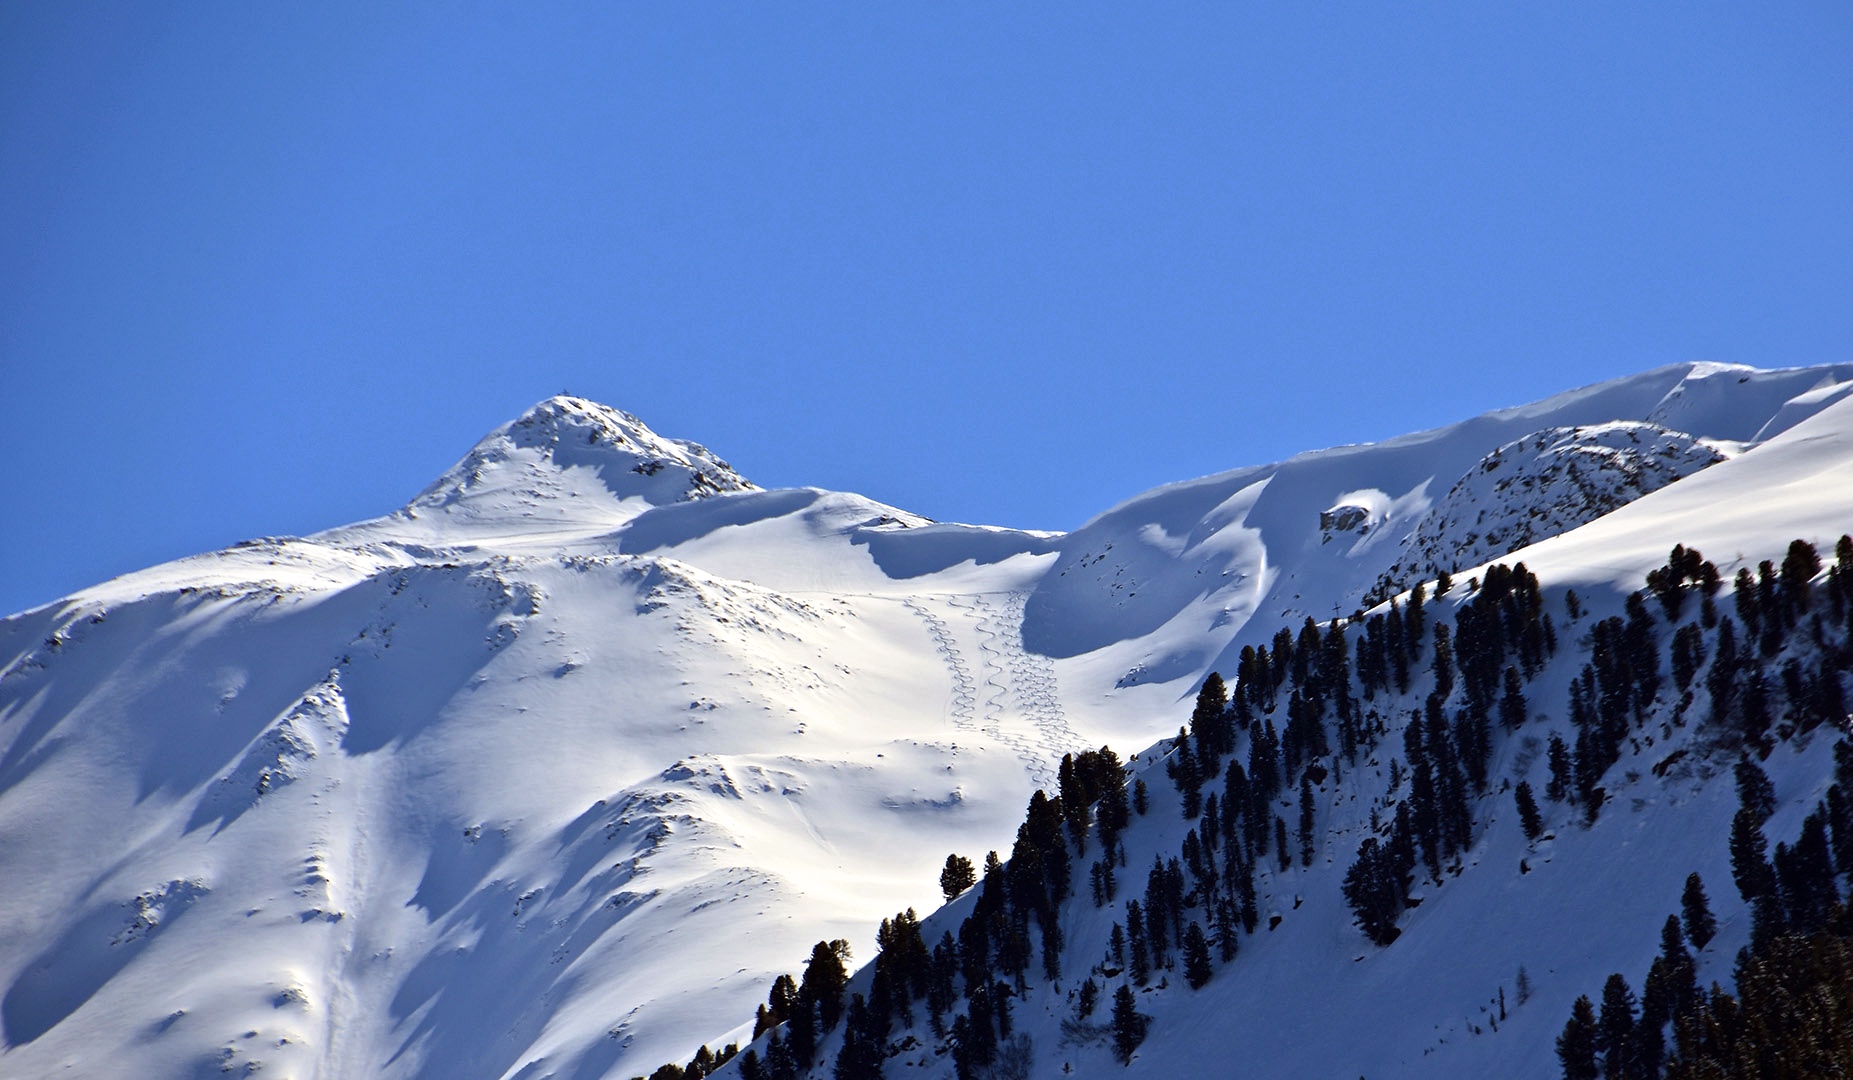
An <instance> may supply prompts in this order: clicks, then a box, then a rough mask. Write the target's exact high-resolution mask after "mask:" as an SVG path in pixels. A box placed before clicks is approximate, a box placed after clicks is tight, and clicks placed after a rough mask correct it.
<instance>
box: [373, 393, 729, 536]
mask: <svg viewBox="0 0 1853 1080" xmlns="http://www.w3.org/2000/svg"><path fill="white" fill-rule="evenodd" d="M754 490H757V487H756V485H754V484H753V483H752V482H751V481H748V480H747V479H746V478H745V477H743V476H741V475H740V474H739V473H737V472H735V471H734V469H733V466H731V465H729V464H728V463H727V462H726V461H724V460H722V459H721V458H720V457H719V456H717V455H716V454H714V453H713V452H712V451H710V450H709V449H708V448H707V447H705V446H702V445H701V444H699V443H695V442H690V441H688V440H685V439H671V438H667V437H665V436H662V435H658V434H657V433H656V432H654V431H652V430H650V428H649V426H648V425H646V424H645V423H644V422H643V421H642V420H639V419H638V418H637V417H635V416H633V415H631V414H630V413H627V412H624V411H622V410H620V409H614V408H611V407H610V406H608V405H601V404H599V403H598V402H595V401H589V400H587V399H585V398H579V397H572V396H570V395H565V394H561V395H558V396H555V397H550V398H548V399H546V400H545V401H541V402H539V403H537V404H536V405H534V406H533V407H532V408H530V409H528V410H527V411H526V412H524V413H522V414H521V415H520V416H518V417H516V418H515V419H514V420H511V421H509V422H508V423H506V424H503V425H502V426H500V427H498V428H496V429H495V430H494V431H491V432H490V433H489V434H488V435H486V436H484V437H483V438H482V440H481V441H479V442H478V443H477V444H476V445H475V446H474V447H472V448H471V450H470V452H469V453H468V454H465V455H464V457H463V460H461V461H459V462H457V464H455V465H453V466H451V468H450V469H448V470H446V471H445V473H444V474H443V475H442V476H440V477H438V479H437V480H436V481H435V482H433V483H432V484H431V486H429V487H427V488H426V489H425V490H424V491H422V492H420V493H419V494H418V495H417V497H415V498H414V499H413V500H412V501H411V503H410V505H409V506H407V507H406V510H405V513H406V514H407V515H409V516H411V517H419V516H422V515H425V514H428V513H434V512H435V513H443V514H446V515H448V516H451V517H453V518H454V517H459V516H461V517H465V518H470V519H504V520H505V519H511V518H520V519H527V520H531V521H537V522H544V521H549V520H552V521H558V520H561V519H574V520H589V521H590V522H593V523H609V521H610V520H611V519H613V518H628V517H629V516H632V515H633V514H635V513H636V512H637V511H638V510H640V509H642V508H644V507H647V506H665V505H668V504H670V503H675V502H684V501H688V500H691V499H701V498H706V497H708V496H711V495H720V494H726V493H729V492H736V491H754ZM614 504H617V505H614ZM619 505H623V506H627V507H628V509H623V510H620V509H618V506H619Z"/></svg>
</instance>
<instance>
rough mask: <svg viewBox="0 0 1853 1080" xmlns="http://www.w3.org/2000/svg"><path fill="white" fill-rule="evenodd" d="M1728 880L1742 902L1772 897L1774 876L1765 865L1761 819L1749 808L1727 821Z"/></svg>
mask: <svg viewBox="0 0 1853 1080" xmlns="http://www.w3.org/2000/svg"><path fill="white" fill-rule="evenodd" d="M1731 880H1732V881H1734V882H1736V883H1737V892H1738V894H1739V895H1740V896H1742V897H1743V898H1744V900H1745V901H1746V902H1754V901H1756V900H1759V899H1762V898H1766V897H1773V896H1774V895H1775V892H1776V874H1775V871H1774V870H1772V869H1770V865H1769V843H1768V841H1766V840H1764V839H1763V827H1762V823H1761V819H1760V818H1758V817H1757V815H1756V812H1755V811H1754V810H1752V809H1751V808H1749V807H1743V808H1740V809H1739V810H1738V811H1737V816H1736V817H1734V818H1732V819H1731Z"/></svg>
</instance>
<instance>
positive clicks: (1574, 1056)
mask: <svg viewBox="0 0 1853 1080" xmlns="http://www.w3.org/2000/svg"><path fill="white" fill-rule="evenodd" d="M1557 1060H1558V1061H1559V1062H1561V1063H1562V1064H1563V1080H1596V1077H1597V1076H1598V1075H1599V1074H1598V1073H1597V1071H1596V1009H1595V1006H1594V1005H1593V1004H1591V1002H1590V1000H1589V998H1588V997H1587V996H1584V997H1579V998H1577V999H1576V1004H1575V1005H1573V1006H1571V1008H1570V1020H1569V1022H1568V1023H1566V1024H1564V1027H1563V1034H1561V1035H1559V1036H1557Z"/></svg>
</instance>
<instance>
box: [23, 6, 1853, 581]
mask: <svg viewBox="0 0 1853 1080" xmlns="http://www.w3.org/2000/svg"><path fill="white" fill-rule="evenodd" d="M1495 9H1497V12H1496V13H1495ZM1850 198H1853V5H1848V4H1846V3H1844V2H1831V3H1830V2H1823V3H1815V4H1757V5H1748V4H1725V3H1677V4H1645V3H1643V4H1612V3H1592V4H1584V5H1571V4H1500V5H1487V4H1458V5H1425V4H1395V5H1391V4H1379V3H1368V4H1338V3H1334V4H1314V5H1302V4H1280V3H1266V4H1237V3H1233V2H1227V0H1224V2H1216V3H1205V4H1200V5H1185V4H1110V5H1109V4H1089V3H1083V4H982V5H979V4H946V3H935V4H921V5H902V4H868V3H843V4H834V5H828V6H824V5H806V4H777V5H734V4H653V5H619V4H605V3H598V4H593V3H586V4H581V5H574V6H567V5H559V4H543V3H532V4H530V3H522V4H512V3H511V4H489V3H475V4H472V3H443V4H429V5H416V4H377V3H372V2H367V3H357V4H345V5H344V4H339V3H317V4H280V3H257V4H240V3H230V2H225V3H215V4H204V5H199V4H192V5H189V4H172V5H169V4H161V5H150V4H143V5H134V4H120V3H114V2H110V3H103V4H95V5H86V4H82V3H72V2H68V0H56V2H36V0H22V2H16V3H10V4H6V5H4V6H0V453H4V455H5V459H4V460H5V471H4V474H3V475H4V479H3V480H0V611H12V610H18V609H20V608H23V607H26V606H29V605H32V604H37V603H41V602H44V601H46V600H50V599H52V598H54V597H56V596H59V595H62V594H63V593H65V592H68V591H71V590H73V589H76V588H79V587H82V586H84V585H87V584H90V583H92V582H95V581H98V580H101V579H103V578H106V577H109V576H111V575H114V574H117V573H121V572H123V571H127V570H131V569H134V568H137V567H140V566H144V565H148V564H150V563H154V562H158V561H162V560H165V559H169V558H174V557H178V556H181V555H185V554H189V553H192V552H196V551H201V550H207V549H211V548H216V547H219V546H223V545H225V544H228V543H230V542H233V541H235V540H238V539H240V538H243V537H247V536H254V535H261V534H274V533H303V532H309V531H313V530H316V529H319V528H323V527H327V526H332V525H336V524H341V523H344V522H347V521H350V520H354V519H358V518H363V517H369V516H373V515H375V514H378V513H382V512H385V511H387V510H390V509H392V508H393V507H395V506H397V505H399V504H401V503H402V502H404V501H405V499H406V498H408V497H409V496H410V495H412V494H413V493H414V492H416V491H417V490H418V489H419V488H420V487H422V486H423V485H424V484H425V483H426V482H427V481H428V480H430V479H431V478H432V477H434V476H435V475H436V474H437V473H438V472H439V471H441V470H442V469H443V468H445V467H446V466H447V465H449V464H450V463H451V462H452V461H453V460H455V459H456V458H457V457H459V456H460V455H461V454H462V453H463V452H464V451H465V450H466V449H468V447H469V446H470V444H471V443H472V442H473V441H474V440H475V439H476V438H477V437H479V436H480V435H481V434H483V433H484V432H485V431H487V430H488V429H489V428H491V427H493V426H494V425H495V424H497V423H500V422H501V421H503V420H506V419H508V418H510V417H512V416H514V415H516V414H517V413H519V412H520V411H521V410H522V409H524V408H525V407H527V406H528V405H529V404H531V403H532V402H534V401H536V400H538V399H540V398H542V397H545V396H547V395H549V394H553V393H556V392H558V391H560V390H562V389H569V390H571V391H572V392H574V393H577V394H581V395H584V396H587V397H592V398H595V399H598V400H601V401H604V402H607V403H609V404H612V405H616V406H619V407H622V408H625V409H629V410H630V411H632V412H635V413H637V414H639V415H640V416H641V417H642V418H643V419H644V420H645V421H646V422H647V423H649V424H650V425H651V426H653V427H655V428H656V429H657V430H658V431H660V432H662V433H664V434H667V435H674V436H680V437H685V438H693V439H696V440H699V441H701V442H704V443H707V444H708V445H710V446H711V447H713V448H714V449H715V450H716V451H717V452H719V453H721V454H722V455H723V456H725V457H727V458H729V459H730V460H732V461H733V463H734V464H735V465H736V466H737V467H738V468H739V469H740V470H741V471H742V472H743V473H745V474H746V475H747V476H749V477H750V478H752V479H754V480H756V481H757V482H759V483H761V484H763V485H766V486H783V485H798V484H808V485H818V486H824V487H832V488H840V489H851V490H856V491H861V492H864V493H866V494H868V495H871V496H873V497H876V498H879V499H882V500H885V501H888V502H891V503H895V504H898V505H900V506H903V507H905V508H907V509H910V510H914V511H916V512H919V513H924V514H927V515H929V516H932V517H937V518H944V519H961V520H970V521H982V522H994V523H999V524H1010V525H1019V526H1026V527H1038V528H1070V527H1073V526H1075V525H1077V524H1079V523H1080V522H1081V521H1082V520H1084V519H1085V518H1086V517H1088V516H1089V515H1091V514H1093V513H1095V512H1097V511H1099V510H1102V509H1104V508H1106V507H1107V506H1108V505H1109V504H1111V503H1113V502H1115V501H1118V500H1119V499H1121V498H1124V497H1126V496H1128V495H1131V494H1133V493H1135V492H1137V491H1140V490H1142V489H1144V488H1147V487H1149V486H1152V485H1154V484H1158V483H1161V482H1164V481H1167V480H1173V479H1181V478H1185V477H1189V476H1195V475H1201V474H1203V473H1207V472H1213V471H1217V470H1220V469H1224V468H1230V467H1233V466H1236V465H1241V464H1249V463H1254V462H1260V461H1267V460H1273V459H1276V458H1279V457H1283V456H1286V455H1288V454H1291V453H1293V452H1296V451H1298V450H1302V449H1309V448H1313V447H1317V446H1323V445H1329V444H1332V443H1337V442H1357V441H1364V440H1370V439H1377V438H1382V437H1384V436H1388V435H1392V434H1396V433H1399V432H1403V431H1407V430H1411V429H1415V428H1418V427H1425V426H1431V425H1434V424H1439V423H1443V422H1447V421H1450V420H1454V419H1458V418H1460V417H1463V416H1466V415H1471V414H1473V413H1476V412H1480V411H1483V410H1485V409H1488V408H1493V407H1497V406H1501V405H1508V404H1515V403H1518V402H1520V401H1524V400H1529V399H1531V398H1535V397H1539V396H1543V395H1545V394H1548V393H1551V392H1553V391H1556V390H1559V389H1565V388H1568V387H1570V386H1573V385H1578V384H1582V383H1587V382H1592V381H1596V380H1599V379H1603V378H1608V377H1611V376H1615V375H1620V374H1625V373H1627V372H1631V371H1635V370H1639V369H1642V368H1645V367H1649V366H1653V365H1658V364H1662V363H1669V362H1673V361H1682V360H1693V359H1720V360H1733V361H1741V362H1746V363H1754V364H1760V365H1779V364H1790V363H1811V362H1824V361H1830V360H1838V361H1846V360H1853V303H1850V301H1849V298H1853V212H1850V208H1849V205H1848V204H1849V199H1850Z"/></svg>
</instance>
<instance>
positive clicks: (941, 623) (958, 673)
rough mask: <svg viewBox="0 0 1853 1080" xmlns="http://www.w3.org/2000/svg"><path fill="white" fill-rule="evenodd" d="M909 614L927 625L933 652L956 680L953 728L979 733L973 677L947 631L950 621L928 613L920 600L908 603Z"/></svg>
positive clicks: (954, 684) (954, 681) (953, 692)
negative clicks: (947, 621)
mask: <svg viewBox="0 0 1853 1080" xmlns="http://www.w3.org/2000/svg"><path fill="white" fill-rule="evenodd" d="M902 603H904V604H906V605H907V610H909V611H911V612H913V613H914V614H915V615H918V616H919V617H920V621H921V622H923V623H925V624H926V628H927V633H928V634H930V635H932V637H933V651H935V652H937V653H939V658H940V659H941V660H943V661H944V662H945V664H946V671H947V672H948V673H949V674H950V675H951V676H952V701H951V708H952V726H953V727H955V728H958V729H959V730H960V731H976V730H978V722H977V719H976V717H975V715H974V713H973V705H974V704H975V702H976V700H977V699H976V698H975V697H974V696H973V695H974V688H973V684H972V675H971V671H970V669H968V668H967V667H966V666H965V658H964V656H962V655H961V654H960V653H959V646H958V644H957V643H956V642H954V641H953V640H952V633H951V631H949V630H948V629H947V628H946V620H944V619H942V618H940V617H939V616H937V615H935V614H933V613H932V612H931V611H928V610H927V609H926V607H925V606H924V605H923V604H921V603H920V602H919V601H916V600H904V601H902Z"/></svg>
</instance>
